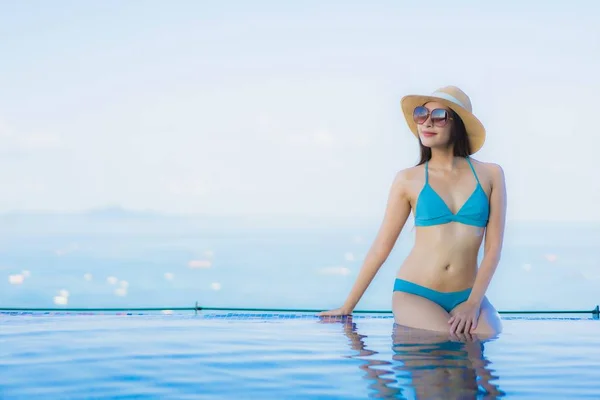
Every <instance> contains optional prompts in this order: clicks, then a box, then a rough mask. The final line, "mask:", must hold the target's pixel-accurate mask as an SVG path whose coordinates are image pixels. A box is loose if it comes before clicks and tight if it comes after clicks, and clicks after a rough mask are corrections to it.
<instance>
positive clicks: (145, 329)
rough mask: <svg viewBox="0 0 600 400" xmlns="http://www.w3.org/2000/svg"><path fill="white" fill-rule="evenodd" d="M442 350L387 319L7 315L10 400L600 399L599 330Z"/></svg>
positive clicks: (541, 323) (588, 325)
mask: <svg viewBox="0 0 600 400" xmlns="http://www.w3.org/2000/svg"><path fill="white" fill-rule="evenodd" d="M504 327H505V331H504V332H503V333H502V334H501V335H499V336H498V337H496V338H492V339H490V340H485V341H479V340H477V338H453V339H451V340H450V339H449V338H448V337H441V336H437V335H435V336H434V335H432V334H424V333H422V332H416V331H410V330H406V329H401V328H399V327H397V326H394V324H393V319H392V318H391V316H388V315H385V314H384V315H356V316H354V317H353V318H349V319H339V318H337V319H320V318H318V317H315V316H314V315H311V314H244V313H238V314H224V313H219V314H217V313H203V314H198V315H194V314H193V313H189V314H185V313H180V314H172V315H162V314H158V313H157V314H139V315H137V314H131V315H126V314H125V315H114V314H104V315H101V314H94V315H82V314H77V313H75V314H66V315H60V314H59V315H56V314H49V313H8V312H4V313H0V398H2V399H90V398H136V399H146V398H148V399H151V398H161V399H164V398H177V399H185V398H190V399H192V398H193V399H292V398H293V399H365V398H397V399H417V398H418V399H479V398H481V399H493V398H511V399H579V398H582V399H583V398H587V399H597V398H600V346H599V345H600V321H598V320H594V319H592V318H590V319H585V318H578V317H574V318H558V317H557V318H552V317H550V318H547V317H545V318H518V317H505V318H504Z"/></svg>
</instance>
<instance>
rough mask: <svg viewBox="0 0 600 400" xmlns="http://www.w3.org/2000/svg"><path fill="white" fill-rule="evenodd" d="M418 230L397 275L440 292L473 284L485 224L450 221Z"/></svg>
mask: <svg viewBox="0 0 600 400" xmlns="http://www.w3.org/2000/svg"><path fill="white" fill-rule="evenodd" d="M415 230H416V234H415V244H414V246H413V248H412V250H411V251H410V253H409V254H408V256H407V257H406V259H405V260H404V262H403V263H402V265H401V266H400V269H399V270H398V274H397V275H396V276H397V278H400V279H404V280H407V281H410V282H414V283H416V284H418V285H422V286H425V287H428V288H430V289H433V290H437V291H440V292H454V291H460V290H464V289H468V288H471V287H473V283H474V282H475V276H476V274H477V255H478V253H479V248H480V246H481V243H482V240H483V234H484V232H485V229H484V228H480V227H477V226H470V225H465V224H461V223H458V222H450V223H447V224H443V225H434V226H420V227H416V228H415Z"/></svg>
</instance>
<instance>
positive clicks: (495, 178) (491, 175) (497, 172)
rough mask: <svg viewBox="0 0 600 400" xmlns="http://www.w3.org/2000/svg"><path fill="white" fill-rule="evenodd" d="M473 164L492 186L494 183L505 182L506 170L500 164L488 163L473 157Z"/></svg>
mask: <svg viewBox="0 0 600 400" xmlns="http://www.w3.org/2000/svg"><path fill="white" fill-rule="evenodd" d="M469 159H470V160H471V161H472V162H473V167H474V168H475V171H476V172H477V174H478V175H482V174H483V175H484V178H486V180H489V181H490V182H491V183H492V184H493V183H494V182H500V181H504V169H503V168H502V166H501V165H500V164H498V163H494V162H486V161H480V160H476V159H474V158H473V157H469Z"/></svg>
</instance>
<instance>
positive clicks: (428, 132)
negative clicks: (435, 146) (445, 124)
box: [423, 131, 436, 137]
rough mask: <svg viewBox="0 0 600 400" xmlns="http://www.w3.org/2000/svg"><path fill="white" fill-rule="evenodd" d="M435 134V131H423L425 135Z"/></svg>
mask: <svg viewBox="0 0 600 400" xmlns="http://www.w3.org/2000/svg"><path fill="white" fill-rule="evenodd" d="M435 135H436V133H435V132H430V131H423V136H426V137H431V136H435Z"/></svg>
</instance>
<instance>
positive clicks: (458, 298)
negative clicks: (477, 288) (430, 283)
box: [394, 278, 471, 312]
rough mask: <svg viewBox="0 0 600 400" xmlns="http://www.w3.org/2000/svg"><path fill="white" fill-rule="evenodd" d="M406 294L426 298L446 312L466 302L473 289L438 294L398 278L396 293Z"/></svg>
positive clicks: (395, 283)
mask: <svg viewBox="0 0 600 400" xmlns="http://www.w3.org/2000/svg"><path fill="white" fill-rule="evenodd" d="M395 291H398V292H405V293H411V294H415V295H417V296H421V297H424V298H426V299H428V300H431V301H433V302H434V303H436V304H438V305H439V306H441V307H442V308H443V309H444V310H446V312H450V311H452V309H453V308H454V307H456V306H457V305H459V304H460V303H462V302H464V301H466V300H467V299H468V298H469V295H470V294H471V289H465V290H461V291H460V292H438V291H437V290H433V289H429V288H426V287H425V286H421V285H417V284H416V283H412V282H409V281H405V280H404V279H398V278H396V281H395V282H394V292H395Z"/></svg>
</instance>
